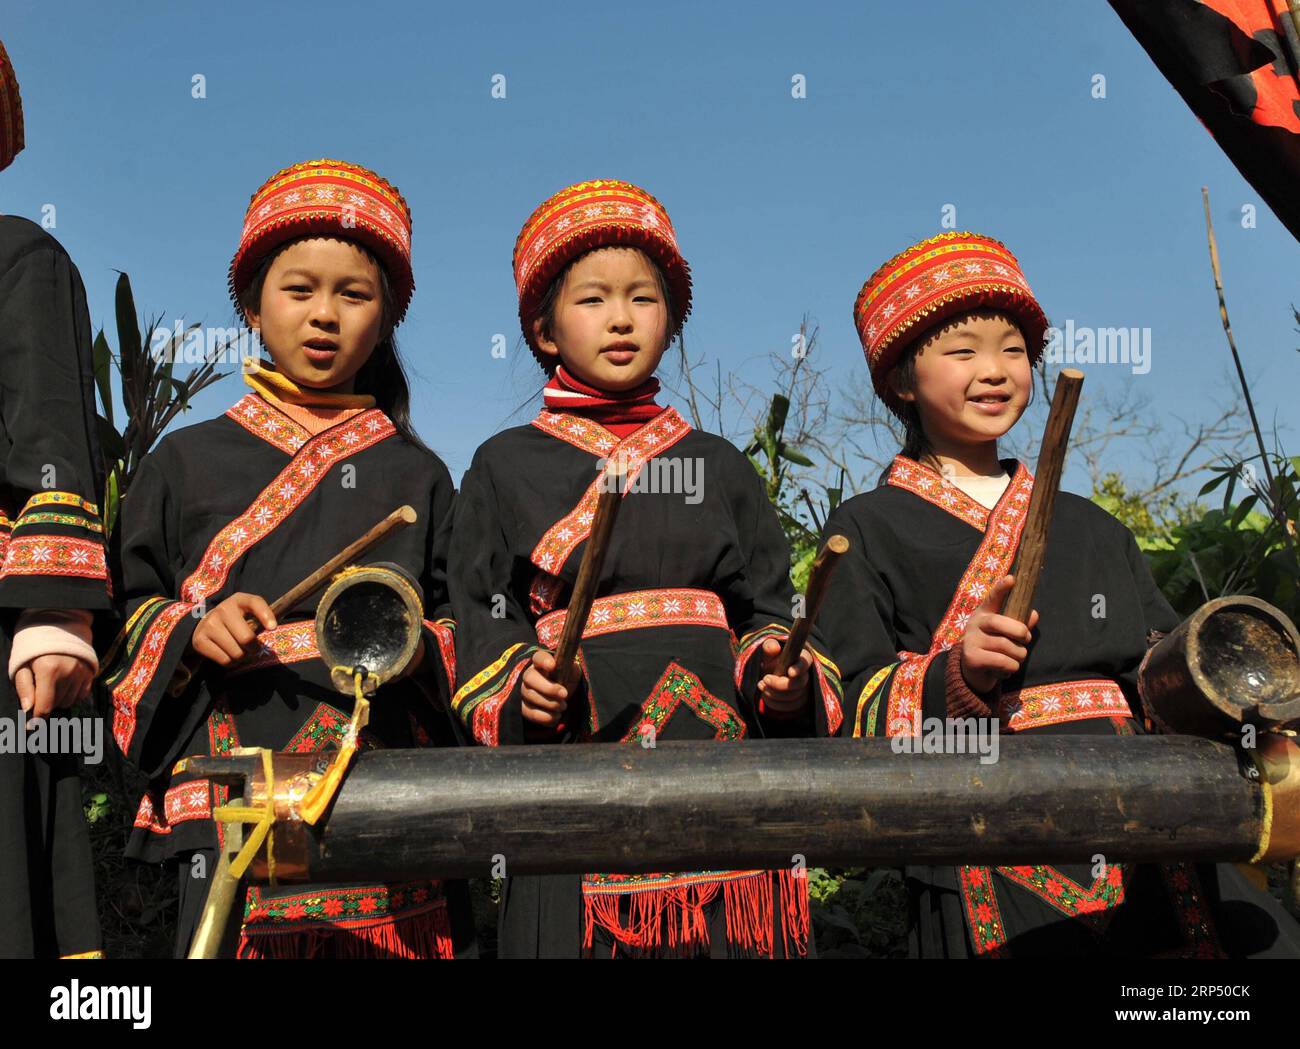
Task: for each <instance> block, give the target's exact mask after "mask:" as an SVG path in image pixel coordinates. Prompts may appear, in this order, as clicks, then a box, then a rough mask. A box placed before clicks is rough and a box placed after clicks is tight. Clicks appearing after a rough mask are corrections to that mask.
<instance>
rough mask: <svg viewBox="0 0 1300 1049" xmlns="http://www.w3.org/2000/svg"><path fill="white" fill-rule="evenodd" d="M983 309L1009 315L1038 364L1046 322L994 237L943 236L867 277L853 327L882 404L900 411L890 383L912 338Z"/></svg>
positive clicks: (1021, 276)
mask: <svg viewBox="0 0 1300 1049" xmlns="http://www.w3.org/2000/svg"><path fill="white" fill-rule="evenodd" d="M981 308H986V309H988V308H991V309H999V310H1005V311H1006V312H1007V313H1009V314H1011V316H1012V317H1014V318H1015V319H1016V322H1017V323H1018V324H1019V325H1020V330H1021V332H1022V333H1023V334H1024V336H1025V346H1026V349H1028V351H1029V359H1030V361H1031V362H1035V363H1036V362H1037V361H1038V358H1039V357H1040V356H1041V355H1042V352H1043V339H1044V337H1045V336H1046V334H1047V317H1046V316H1044V314H1043V309H1042V307H1041V306H1039V305H1038V300H1037V299H1035V298H1034V293H1033V292H1032V291H1030V289H1029V282H1028V281H1027V280H1026V279H1025V275H1024V273H1023V272H1021V269H1020V263H1019V262H1017V261H1016V257H1015V256H1014V255H1013V254H1011V252H1010V251H1009V250H1008V249H1007V247H1006V246H1005V245H1004V244H1002V243H1001V242H999V241H996V240H994V239H993V238H992V237H982V236H980V235H979V234H977V233H941V234H939V235H938V236H937V237H930V238H928V239H926V240H923V241H921V243H919V244H914V245H912V247H910V248H908V249H907V250H906V251H902V252H899V254H897V255H895V256H894V257H893V258H892V259H890V260H889V261H888V262H886V263H885V264H884V265H883V266H881V267H880V269H878V270H876V272H875V273H873V274H872V275H871V278H870V279H869V280H868V281H867V283H866V284H864V285H863V286H862V291H860V292H859V293H858V299H857V302H855V303H854V305H853V323H854V324H855V325H856V327H857V329H858V337H859V338H860V339H861V340H862V348H863V349H864V350H865V351H866V354H867V366H868V368H870V370H871V380H872V382H873V383H874V384H875V387H876V392H877V393H878V394H879V395H880V398H881V399H882V400H883V401H884V402H885V404H886V405H888V406H889V407H890V408H891V409H892V410H893V411H895V412H897V411H899V409H900V405H899V403H898V398H897V397H896V396H895V394H894V392H893V390H892V389H890V386H889V382H888V376H889V372H890V370H891V369H892V368H893V367H894V365H895V364H897V363H898V359H899V357H900V356H901V355H902V353H903V350H904V349H905V348H906V347H907V345H908V344H909V343H910V342H911V341H912V339H914V338H915V337H916V336H918V335H920V334H921V333H922V332H924V331H927V330H929V329H931V328H933V327H934V326H935V325H937V324H939V323H940V322H942V321H944V320H946V319H948V318H949V317H952V316H954V315H955V314H958V313H964V312H966V311H967V310H975V309H981Z"/></svg>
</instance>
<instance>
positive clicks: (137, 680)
mask: <svg viewBox="0 0 1300 1049" xmlns="http://www.w3.org/2000/svg"><path fill="white" fill-rule="evenodd" d="M156 603H157V604H165V607H163V609H162V611H160V612H158V613H157V615H156V616H154V618H153V620H152V621H151V622H150V623H149V627H148V630H147V631H146V632H145V635H144V640H143V641H142V642H141V644H140V645H139V646H138V647H137V648H136V652H135V659H134V660H133V661H132V663H131V665H130V666H129V667H128V668H127V670H126V673H125V675H124V676H123V677H122V678H121V679H120V681H119V682H118V684H117V685H116V686H115V687H114V688H113V690H112V695H113V739H115V740H116V741H117V745H118V747H119V748H120V749H121V751H122V753H123V754H125V753H127V751H128V750H129V749H130V746H131V739H132V737H133V736H134V735H135V708H136V707H137V706H138V705H139V703H140V700H141V698H143V696H144V694H145V691H146V690H147V689H148V687H149V684H150V682H151V681H153V677H154V674H155V673H157V671H158V665H159V663H161V662H162V656H163V652H164V651H166V648H167V642H168V641H169V640H170V639H171V636H172V631H173V630H175V629H176V624H177V623H179V622H180V621H181V620H182V619H183V618H185V616H187V615H189V614H190V612H191V611H192V610H193V608H194V606H193V605H192V604H189V603H188V602H186V601H170V602H164V601H163V600H162V599H159V601H158V602H156ZM142 607H143V606H142Z"/></svg>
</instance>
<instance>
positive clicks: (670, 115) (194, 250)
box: [0, 0, 1300, 487]
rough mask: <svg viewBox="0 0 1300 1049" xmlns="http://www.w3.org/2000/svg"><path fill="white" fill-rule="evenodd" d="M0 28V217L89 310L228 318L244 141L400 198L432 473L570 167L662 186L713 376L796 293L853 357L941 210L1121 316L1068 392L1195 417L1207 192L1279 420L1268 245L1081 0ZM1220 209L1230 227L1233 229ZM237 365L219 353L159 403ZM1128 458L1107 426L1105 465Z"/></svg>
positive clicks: (1050, 298) (1039, 287)
mask: <svg viewBox="0 0 1300 1049" xmlns="http://www.w3.org/2000/svg"><path fill="white" fill-rule="evenodd" d="M0 39H3V40H4V42H5V44H6V46H7V47H8V50H9V53H10V56H11V58H12V60H13V62H14V65H15V68H16V69H17V72H18V76H19V79H20V83H21V86H22V94H23V100H24V106H25V111H26V118H27V127H28V131H27V142H28V146H27V149H26V151H25V152H24V153H23V154H22V155H21V156H20V157H19V158H18V160H17V161H16V162H15V164H14V166H13V167H12V168H11V169H10V170H9V171H7V172H5V173H4V174H3V175H0V210H3V211H6V212H9V213H13V214H19V215H25V216H28V217H30V218H33V219H36V220H38V221H39V219H40V217H41V214H42V210H41V209H42V207H43V205H46V204H51V203H52V204H54V205H55V206H56V208H57V226H56V228H55V229H54V230H53V232H54V233H55V235H56V236H57V237H58V238H59V239H60V240H61V241H62V242H63V243H64V245H65V246H66V247H67V248H68V250H69V251H70V252H71V254H72V256H73V258H74V259H75V260H76V262H77V264H78V266H79V267H80V269H81V272H82V275H83V277H84V279H85V282H86V286H87V290H88V293H89V297H90V304H91V314H92V321H93V322H94V323H95V325H96V326H98V325H100V324H105V323H106V324H107V325H108V327H109V329H110V333H111V331H112V289H113V282H114V280H115V279H116V274H115V272H114V271H115V270H117V269H124V270H126V271H128V272H129V273H130V274H131V278H132V282H133V284H134V286H135V289H136V295H137V303H138V305H139V307H140V309H141V311H142V312H147V313H149V314H158V313H161V314H163V316H164V318H165V319H166V321H167V322H168V323H171V322H172V321H173V320H174V319H176V318H177V317H184V318H185V320H187V321H201V322H203V323H205V324H212V325H222V326H224V325H227V324H230V323H232V318H233V312H232V309H231V307H230V305H229V302H228V300H227V299H226V294H225V273H226V268H227V266H228V264H229V260H230V256H231V254H232V252H233V250H234V247H235V243H236V239H237V237H238V234H239V229H240V223H241V220H242V215H243V209H244V207H245V205H246V204H247V201H248V197H249V195H250V194H251V193H252V192H253V190H254V189H255V188H256V187H257V186H258V185H259V184H260V183H261V182H262V181H263V180H264V179H265V178H266V177H267V176H269V175H270V174H271V173H272V172H273V171H275V170H276V169H278V168H280V167H282V166H285V165H287V164H291V163H294V162H297V161H301V160H307V159H311V158H314V157H318V156H335V157H342V158H345V159H349V160H353V161H356V162H358V163H362V164H365V165H367V166H370V167H373V168H374V169H376V170H377V171H379V172H380V173H381V174H383V175H385V176H386V177H388V178H389V179H391V180H392V181H393V182H395V183H396V184H397V185H398V186H399V187H400V188H401V190H402V191H403V193H404V194H405V195H406V197H407V199H408V200H409V201H410V204H411V207H412V209H413V211H414V216H415V225H414V255H415V273H416V284H417V290H416V294H415V299H414V303H413V305H412V308H411V312H410V314H409V316H408V319H407V321H406V323H405V324H404V325H403V327H402V329H401V330H400V336H401V345H402V349H403V353H404V356H405V357H406V360H407V362H408V365H409V367H410V369H411V371H412V372H413V373H414V399H415V411H414V417H415V421H416V423H417V425H418V427H419V428H420V430H421V433H422V434H423V435H424V437H425V438H426V440H428V441H429V443H430V444H431V445H432V446H433V447H434V448H436V449H437V450H438V451H439V452H440V453H441V454H442V456H443V458H444V459H445V460H446V461H447V463H448V465H449V466H450V468H451V470H452V473H453V475H454V476H456V477H457V478H459V476H460V474H461V473H462V472H463V470H464V469H465V468H466V467H467V466H468V464H469V460H470V457H471V456H472V454H473V450H474V448H475V447H476V446H477V445H478V444H479V443H480V442H481V441H482V440H484V439H486V438H487V437H488V436H489V435H490V434H491V433H492V432H493V431H495V430H496V429H498V428H500V427H501V426H502V425H507V424H510V423H512V422H517V421H522V420H523V418H524V417H525V416H517V417H513V418H512V416H511V413H512V411H513V410H514V409H515V408H517V407H518V406H519V404H520V403H521V402H523V401H524V400H525V399H526V398H527V397H528V396H529V394H530V393H532V392H533V391H534V390H535V388H536V386H537V382H536V380H535V375H536V372H535V370H534V367H533V365H532V363H531V360H530V359H529V358H527V356H526V355H525V357H524V359H521V360H505V361H501V360H495V359H493V358H492V356H491V353H490V351H491V345H492V338H493V336H494V335H495V334H497V333H504V334H506V335H507V337H508V339H509V345H510V347H511V357H512V358H513V357H514V355H515V345H516V336H517V334H518V332H517V320H516V315H515V307H516V300H515V292H514V285H513V280H512V277H511V270H510V252H511V248H512V246H513V243H514V238H515V236H516V234H517V233H518V230H519V226H520V224H521V223H522V222H523V220H524V219H525V218H526V217H527V216H528V214H529V212H530V211H531V210H532V208H533V207H534V206H535V205H536V204H537V203H539V202H540V201H541V200H542V199H543V198H544V197H545V196H547V195H548V194H550V193H551V192H553V191H555V190H556V189H559V188H560V187H562V186H564V185H566V184H568V183H570V182H574V181H577V180H580V179H583V178H598V177H617V178H626V179H629V180H631V181H633V182H636V183H638V184H640V185H643V186H645V187H646V188H647V189H649V190H650V191H651V192H653V193H654V194H655V195H656V196H658V197H659V199H660V200H661V201H663V202H664V204H665V206H666V207H667V208H668V210H669V213H670V214H671V216H672V218H673V221H674V224H675V225H676V227H677V230H678V233H679V237H680V241H681V244H682V247H683V250H684V252H685V254H686V256H687V258H688V259H689V261H690V263H691V266H692V269H693V271H694V275H695V308H694V312H693V314H692V319H691V322H690V324H689V326H688V329H687V332H688V339H689V345H690V347H691V349H692V351H693V352H704V353H707V354H709V355H710V357H711V358H716V359H719V360H721V362H722V365H723V368H724V370H731V371H737V372H745V373H749V374H752V375H754V376H756V377H757V378H760V379H761V378H762V377H764V376H766V374H767V368H766V365H765V364H763V363H762V362H761V360H760V359H759V358H761V356H762V355H763V354H764V353H766V352H768V351H771V350H776V349H780V350H788V347H789V345H790V337H791V334H792V333H793V332H794V331H796V330H797V328H798V324H799V318H800V317H801V316H802V315H803V314H804V313H805V312H808V313H810V314H811V315H812V316H813V317H814V318H815V319H816V320H817V321H818V322H820V324H821V333H822V335H821V352H822V354H823V363H824V364H827V365H829V366H830V367H831V368H832V371H833V374H834V375H835V376H836V377H837V378H838V379H839V380H840V381H844V380H845V379H847V377H849V376H852V375H853V374H854V373H855V372H856V373H857V374H859V375H861V374H862V372H863V369H864V368H865V365H864V364H863V361H862V355H861V349H860V346H859V344H858V342H857V338H856V335H855V333H854V330H853V327H852V324H851V319H850V317H851V308H852V304H853V300H854V297H855V295H856V294H857V291H858V289H859V287H860V286H861V284H862V282H863V280H865V278H866V277H867V276H868V275H869V274H870V273H871V271H872V270H873V269H874V268H875V267H876V266H877V265H878V264H879V263H880V262H881V261H883V260H884V259H885V258H886V257H888V256H889V255H891V254H893V253H894V252H895V251H897V250H899V249H901V248H902V247H904V246H906V245H907V244H908V243H911V242H912V241H914V240H916V239H919V238H920V237H923V236H927V235H930V234H932V233H935V232H939V231H940V220H941V215H942V211H941V209H942V208H943V206H944V205H945V204H952V205H954V206H955V207H956V209H957V212H956V213H957V225H958V227H959V228H966V229H975V230H979V231H981V232H986V233H989V234H991V235H993V236H997V237H998V238H1000V239H1002V240H1004V241H1006V242H1007V243H1008V244H1009V245H1010V246H1011V247H1012V249H1013V250H1014V251H1015V252H1016V253H1017V254H1018V255H1019V256H1020V259H1021V261H1022V263H1023V265H1024V267H1025V269H1026V271H1027V273H1028V275H1029V279H1030V281H1031V283H1032V284H1033V286H1034V289H1035V291H1036V292H1037V293H1038V296H1039V298H1040V299H1041V301H1042V302H1043V304H1044V306H1045V308H1046V310H1047V312H1048V314H1049V316H1050V317H1051V318H1052V319H1053V320H1054V321H1058V322H1061V321H1064V320H1065V319H1067V318H1068V319H1071V320H1073V321H1074V323H1075V324H1076V325H1083V326H1094V327H1130V326H1136V327H1149V328H1150V329H1151V330H1152V336H1151V338H1152V361H1151V363H1152V367H1151V369H1150V371H1149V373H1147V374H1146V375H1134V374H1132V373H1131V370H1130V369H1129V368H1126V367H1121V366H1104V367H1094V368H1091V369H1088V371H1089V387H1088V388H1086V389H1088V390H1101V389H1106V388H1116V387H1119V386H1122V385H1124V384H1139V388H1140V390H1141V392H1143V393H1145V394H1147V395H1149V396H1150V398H1151V400H1152V403H1153V408H1154V411H1155V413H1156V414H1157V415H1159V416H1160V417H1161V418H1162V419H1168V420H1172V419H1173V417H1174V416H1181V417H1184V418H1189V419H1197V418H1199V417H1202V416H1208V415H1209V414H1211V413H1212V411H1213V407H1212V406H1213V404H1214V402H1215V401H1216V399H1220V398H1222V396H1223V395H1224V393H1225V380H1226V377H1227V375H1228V371H1227V369H1228V367H1229V360H1228V357H1227V352H1226V348H1225V345H1224V339H1223V333H1222V329H1221V328H1220V326H1219V321H1218V311H1217V303H1216V300H1215V297H1214V292H1213V286H1212V283H1211V279H1210V272H1209V264H1208V260H1207V256H1206V250H1205V233H1204V223H1203V217H1202V211H1201V199H1200V187H1201V185H1203V184H1204V185H1208V186H1209V187H1210V191H1211V194H1212V199H1213V201H1214V216H1215V221H1216V228H1217V232H1218V235H1219V240H1220V250H1221V254H1222V257H1223V265H1224V268H1225V279H1226V282H1227V286H1228V295H1229V300H1228V304H1229V309H1230V311H1231V315H1232V320H1233V326H1234V330H1235V334H1236V336H1237V339H1238V344H1239V346H1240V347H1241V348H1242V350H1243V353H1244V355H1245V356H1246V359H1247V368H1248V373H1249V374H1250V375H1251V376H1252V377H1253V378H1254V379H1255V380H1256V387H1255V389H1256V395H1257V399H1258V405H1259V408H1260V412H1261V416H1262V419H1263V421H1264V422H1265V424H1266V426H1267V425H1271V424H1272V423H1273V422H1274V421H1276V422H1277V423H1278V424H1280V425H1282V426H1285V425H1286V423H1287V422H1288V416H1289V413H1290V409H1291V406H1292V404H1293V403H1294V397H1295V391H1297V390H1300V354H1297V353H1296V351H1295V347H1296V346H1297V345H1300V335H1297V334H1296V333H1295V332H1294V331H1293V330H1292V329H1293V327H1294V321H1293V319H1292V317H1291V314H1290V310H1289V303H1290V302H1292V301H1300V294H1297V288H1296V274H1297V273H1298V272H1300V267H1298V266H1297V263H1298V262H1300V251H1298V246H1297V244H1296V242H1295V241H1294V240H1293V239H1292V238H1291V237H1290V235H1289V234H1288V233H1287V232H1286V231H1285V230H1284V229H1283V228H1282V226H1281V225H1280V223H1278V221H1277V220H1276V218H1274V216H1273V215H1272V213H1271V212H1269V211H1268V210H1267V209H1266V208H1265V207H1264V206H1263V204H1262V203H1261V202H1260V201H1259V198H1258V196H1257V195H1256V194H1255V193H1254V192H1253V191H1252V190H1251V189H1250V187H1249V186H1248V185H1247V184H1246V182H1245V181H1244V180H1243V179H1242V178H1241V177H1240V176H1239V175H1238V174H1237V172H1236V170H1235V168H1233V167H1232V165H1231V164H1230V163H1229V161H1228V160H1227V158H1226V157H1224V156H1223V154H1222V153H1221V152H1220V151H1219V149H1218V147H1217V146H1216V145H1215V144H1214V142H1213V141H1212V139H1211V138H1210V137H1209V135H1208V134H1207V133H1206V132H1205V131H1204V129H1203V128H1202V127H1201V126H1200V125H1199V123H1198V122H1197V120H1196V119H1195V117H1194V116H1193V115H1192V114H1191V113H1190V111H1188V110H1187V108H1186V107H1185V106H1184V105H1183V103H1182V101H1181V99H1179V97H1178V96H1177V94H1176V93H1175V92H1174V90H1173V89H1172V88H1171V87H1170V86H1169V85H1168V84H1167V83H1166V82H1165V81H1164V79H1163V78H1162V77H1161V76H1160V75H1159V73H1158V72H1157V71H1156V69H1155V68H1154V66H1153V65H1152V64H1151V63H1150V61H1149V60H1148V58H1147V56H1146V54H1145V52H1143V51H1142V49H1141V48H1140V47H1139V45H1138V44H1137V42H1136V41H1135V40H1134V39H1133V38H1132V37H1131V36H1130V35H1129V33H1128V31H1127V30H1126V29H1125V28H1124V27H1123V25H1122V24H1121V23H1120V21H1119V20H1118V18H1116V17H1115V15H1114V14H1113V12H1112V11H1111V10H1110V8H1109V6H1108V5H1107V4H1105V3H1104V2H1102V0H1079V2H1075V3H1069V4H1064V3H1050V4H1045V3H1035V2H1030V0H1019V2H1017V0H981V2H937V3H930V4H925V5H920V4H900V3H893V2H885V0H875V2H865V3H857V4H853V5H845V4H831V3H816V2H804V3H799V4H788V3H709V4H699V3H679V2H675V0H661V2H659V3H656V4H653V5H649V6H643V7H640V8H629V7H627V6H624V5H618V6H615V5H560V4H543V3H537V2H533V3H516V2H505V0H498V2H494V3H492V4H489V5H465V4H455V5H447V4H414V3H412V4H405V5H404V4H385V5H377V4H371V5H365V4H362V5H358V4H355V3H348V4H343V3H335V2H332V0H318V2H316V3H314V4H312V5H310V6H304V5H287V4H286V5H279V4H251V3H230V4H226V5H222V6H217V5H211V4H199V3H196V2H193V0H168V2H137V3H132V4H129V5H105V4H99V3H95V4H91V3H49V2H35V0H6V3H5V16H4V18H3V20H0ZM195 74H202V75H203V76H204V77H205V78H206V91H207V97H206V98H204V99H201V100H196V99H194V98H192V97H191V78H192V77H193V76H194V75H195ZM494 74H502V75H504V76H505V77H506V93H507V97H506V98H505V99H504V100H496V99H493V98H492V97H491V87H492V77H493V75H494ZM795 74H802V75H804V76H805V77H806V81H807V97H806V98H804V99H798V100H796V99H794V98H792V97H791V77H792V76H794V75H795ZM1095 74H1102V75H1104V76H1105V78H1106V97H1105V98H1104V99H1095V98H1093V97H1092V83H1093V81H1092V78H1093V76H1094V75H1095ZM1252 203H1253V204H1256V205H1257V206H1258V209H1259V210H1258V216H1257V223H1258V224H1257V227H1256V228H1254V229H1243V228H1242V225H1241V210H1240V209H1241V207H1242V205H1244V204H1252ZM524 352H525V354H526V351H524ZM242 391H243V386H242V384H240V382H239V378H238V376H234V377H232V378H229V379H226V380H224V381H223V382H221V383H219V384H218V385H217V386H215V387H214V388H213V389H212V390H211V391H209V392H208V393H207V394H205V395H204V396H203V397H202V398H200V400H199V402H198V404H197V405H196V408H195V411H194V412H193V413H191V415H190V417H189V418H190V419H194V420H197V419H198V418H205V417H208V416H211V415H215V414H216V413H218V412H220V411H222V410H224V408H225V407H226V406H227V405H228V404H229V403H230V402H231V401H232V400H234V399H235V398H236V397H237V396H239V395H240V394H241V393H242ZM1086 395H1087V394H1086V393H1085V396H1086ZM1171 425H1174V424H1173V423H1172V421H1171ZM1143 460H1144V454H1143V449H1142V448H1141V447H1128V448H1119V449H1116V451H1115V453H1114V463H1113V465H1114V467H1115V468H1116V469H1119V470H1121V471H1132V472H1134V473H1140V472H1141V471H1142V470H1143V466H1144V462H1143ZM1071 480H1073V481H1074V486H1075V487H1078V484H1079V480H1080V478H1079V477H1078V475H1077V471H1076V473H1075V474H1074V475H1067V482H1069V481H1071Z"/></svg>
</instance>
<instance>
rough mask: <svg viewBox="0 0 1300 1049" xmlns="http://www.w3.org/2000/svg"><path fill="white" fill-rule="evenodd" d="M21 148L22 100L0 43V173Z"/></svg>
mask: <svg viewBox="0 0 1300 1049" xmlns="http://www.w3.org/2000/svg"><path fill="white" fill-rule="evenodd" d="M22 148H23V100H22V99H21V98H20V97H19V95H18V77H17V76H15V75H14V67H13V63H12V62H10V61H9V55H8V53H7V52H6V51H5V46H4V44H3V43H0V171H3V170H4V169H5V168H7V167H8V166H9V165H10V164H12V163H13V159H14V157H16V156H18V154H19V153H21V152H22Z"/></svg>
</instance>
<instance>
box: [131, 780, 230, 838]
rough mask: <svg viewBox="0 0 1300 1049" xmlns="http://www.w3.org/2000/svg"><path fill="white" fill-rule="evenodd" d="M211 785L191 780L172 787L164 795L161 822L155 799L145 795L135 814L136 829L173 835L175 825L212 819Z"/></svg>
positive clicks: (206, 782) (202, 781)
mask: <svg viewBox="0 0 1300 1049" xmlns="http://www.w3.org/2000/svg"><path fill="white" fill-rule="evenodd" d="M211 787H212V784H211V783H210V782H209V781H208V780H206V779H196V780H190V781H189V782H187V783H181V784H179V785H177V786H175V787H169V788H168V789H167V792H166V793H165V794H164V795H163V813H162V817H161V818H159V816H158V813H157V812H156V811H155V810H154V806H153V799H152V798H150V797H149V795H148V794H146V795H145V796H144V797H143V798H141V799H140V808H139V809H138V810H137V811H136V814H135V826H136V827H139V828H142V829H144V830H148V831H150V832H151V833H153V834H170V833H171V832H172V825H173V824H175V823H186V822H188V821H189V820H205V819H208V818H210V817H211V815H212V790H211Z"/></svg>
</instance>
